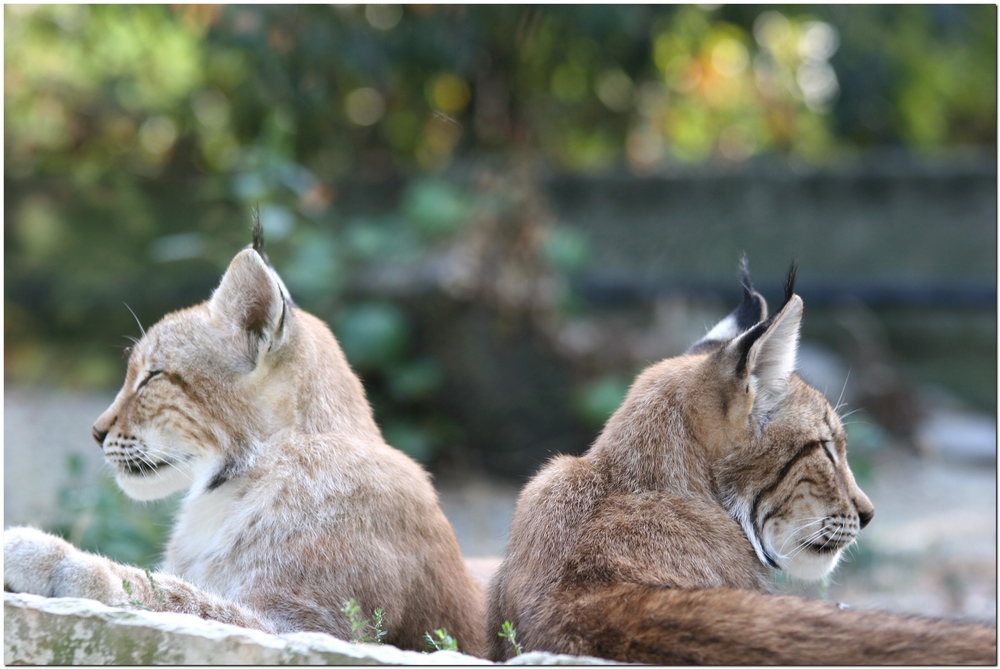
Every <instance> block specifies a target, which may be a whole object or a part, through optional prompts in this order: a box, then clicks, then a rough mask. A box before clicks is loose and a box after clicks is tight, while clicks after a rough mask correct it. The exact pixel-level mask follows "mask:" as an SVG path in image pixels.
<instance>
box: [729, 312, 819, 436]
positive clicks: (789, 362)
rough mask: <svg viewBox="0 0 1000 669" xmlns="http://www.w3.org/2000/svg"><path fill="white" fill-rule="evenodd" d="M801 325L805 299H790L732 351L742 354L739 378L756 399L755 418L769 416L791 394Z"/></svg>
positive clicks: (749, 331) (740, 339)
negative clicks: (791, 382)
mask: <svg viewBox="0 0 1000 669" xmlns="http://www.w3.org/2000/svg"><path fill="white" fill-rule="evenodd" d="M801 325H802V298H800V297H799V296H798V295H790V296H789V297H788V299H787V301H786V302H785V305H784V306H783V307H782V308H781V311H779V312H777V313H775V314H773V315H772V316H771V317H770V318H769V319H767V320H766V321H764V322H763V323H760V324H758V325H757V326H755V327H753V328H752V329H750V330H748V331H747V332H746V333H745V334H743V335H742V336H741V337H739V339H737V340H735V341H734V342H733V343H732V345H731V347H732V349H733V350H734V351H736V352H738V353H739V358H738V361H737V363H736V374H737V377H739V378H741V379H742V380H743V381H744V382H745V385H746V390H747V392H748V393H751V394H752V397H753V408H752V409H751V411H750V413H751V415H756V416H759V417H763V416H765V415H766V414H767V413H769V412H770V411H771V410H772V409H774V407H776V406H777V405H778V403H779V402H781V400H782V399H784V397H785V395H786V394H787V392H788V379H789V377H791V375H792V372H793V371H795V357H796V355H797V353H798V349H799V328H800V327H801Z"/></svg>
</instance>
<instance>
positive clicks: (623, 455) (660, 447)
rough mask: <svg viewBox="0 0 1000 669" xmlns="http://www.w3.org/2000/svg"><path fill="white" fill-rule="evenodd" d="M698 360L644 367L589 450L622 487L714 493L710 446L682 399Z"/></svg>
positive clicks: (590, 457) (589, 456)
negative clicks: (704, 442)
mask: <svg viewBox="0 0 1000 669" xmlns="http://www.w3.org/2000/svg"><path fill="white" fill-rule="evenodd" d="M694 360H695V361H697V358H695V359H694ZM693 366H694V363H693V362H692V359H690V358H687V359H685V358H682V359H676V358H675V359H670V360H664V361H662V362H661V363H659V364H657V365H654V366H652V367H650V368H649V369H647V370H646V371H645V372H643V373H642V374H641V375H640V376H639V377H638V378H637V379H636V381H635V383H634V384H633V385H632V388H631V389H630V390H629V393H628V395H627V397H626V398H625V401H624V402H623V403H622V406H621V407H620V408H619V409H618V410H617V411H616V412H615V413H614V415H613V416H612V417H611V418H610V420H608V423H607V425H606V426H605V428H604V430H603V432H602V433H601V435H600V436H599V437H598V439H597V441H596V442H595V443H594V445H593V447H591V449H590V451H588V453H587V454H586V455H585V456H584V459H588V460H590V461H591V462H592V463H593V464H594V465H595V468H596V470H597V471H600V472H602V473H603V474H604V475H605V476H606V479H607V481H608V482H609V484H611V485H613V486H616V487H621V488H622V490H621V492H640V491H665V492H672V493H674V494H678V495H684V496H699V497H710V496H711V484H710V480H711V477H710V474H709V464H710V459H709V457H710V452H709V450H708V449H707V448H705V446H704V445H702V444H699V443H698V442H697V435H695V434H693V433H692V430H691V429H689V422H690V421H689V420H688V419H687V417H686V416H685V415H684V414H683V412H682V411H681V407H682V406H683V403H682V402H681V401H680V400H679V397H680V396H681V395H682V394H683V392H684V390H685V389H684V384H683V382H682V380H683V379H684V378H685V376H687V372H688V371H690V370H688V369H687V368H688V367H693ZM692 445H694V447H692Z"/></svg>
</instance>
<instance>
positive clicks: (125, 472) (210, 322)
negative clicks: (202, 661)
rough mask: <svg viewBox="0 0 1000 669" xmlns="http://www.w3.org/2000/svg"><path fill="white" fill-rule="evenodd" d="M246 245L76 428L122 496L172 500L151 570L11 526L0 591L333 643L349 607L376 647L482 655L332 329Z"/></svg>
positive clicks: (454, 550) (479, 634) (454, 573)
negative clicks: (437, 635) (171, 515)
mask: <svg viewBox="0 0 1000 669" xmlns="http://www.w3.org/2000/svg"><path fill="white" fill-rule="evenodd" d="M262 246H263V242H262V239H261V238H260V237H259V229H257V230H255V243H254V248H247V249H245V250H244V251H242V252H241V253H239V254H238V255H237V256H236V257H235V258H234V260H233V261H232V264H230V266H229V269H228V270H227V271H226V273H225V276H224V277H223V278H222V282H221V284H220V285H219V287H218V289H216V290H215V292H214V293H213V295H212V297H211V299H210V300H208V301H207V302H205V303H203V304H200V305H197V306H195V307H191V308H189V309H185V310H183V311H179V312H176V313H173V314H169V315H167V316H166V317H164V318H163V319H162V320H161V321H160V322H159V323H157V324H156V325H155V326H153V327H152V328H150V329H149V331H148V332H147V333H145V335H144V336H143V338H142V339H141V340H140V341H139V342H138V343H137V344H136V346H135V348H134V350H133V351H132V353H131V356H130V358H129V363H128V373H127V376H126V378H125V385H124V386H123V387H122V389H121V391H120V392H119V393H118V396H117V397H116V398H115V400H114V403H113V404H112V405H111V407H110V408H108V410H107V411H106V412H105V413H104V414H103V415H102V416H101V417H100V418H99V419H98V420H97V423H96V424H95V426H94V437H95V438H96V439H97V441H98V442H99V443H100V444H101V446H102V447H103V449H104V455H105V457H106V458H107V460H108V461H109V462H110V463H111V465H112V467H113V468H114V470H115V472H116V475H117V480H118V483H119V484H120V485H121V487H122V489H124V490H125V492H126V493H128V494H129V495H130V496H132V497H134V498H136V499H156V498H160V497H165V496H167V495H170V494H171V493H175V492H178V491H182V490H186V491H187V493H186V497H185V498H184V501H183V504H182V506H181V509H180V513H179V516H178V518H177V521H176V525H175V527H174V529H173V535H172V537H171V539H170V542H169V545H168V546H167V550H166V555H165V560H164V564H163V567H162V570H161V571H160V572H158V573H154V574H152V577H151V578H149V577H147V575H146V574H145V573H144V572H143V571H142V570H140V569H137V568H135V567H129V566H125V565H121V564H116V563H114V562H112V561H110V560H108V559H106V558H103V557H99V556H96V555H91V554H88V553H84V552H82V551H80V550H77V549H76V548H74V547H72V546H71V545H69V544H68V543H66V542H65V541H63V540H62V539H59V538H57V537H53V536H50V535H47V534H44V533H42V532H40V531H38V530H34V529H31V528H15V529H11V530H7V531H5V532H4V562H5V565H4V584H5V587H6V588H7V589H10V590H14V591H17V592H29V593H34V594H39V595H45V596H50V597H53V596H54V597H59V596H73V597H88V598H92V599H97V600H100V601H102V602H105V603H107V604H112V605H122V604H127V603H133V604H135V603H138V604H141V605H142V606H145V607H148V608H150V609H153V610H157V611H177V612H183V613H193V614H196V615H199V616H202V617H204V618H208V619H212V620H218V621H222V622H227V623H234V624H237V625H242V626H246V627H252V628H257V629H260V630H264V631H268V632H290V631H320V632H327V633H329V634H333V635H335V636H337V637H340V638H344V639H350V638H351V626H350V623H349V620H348V618H347V616H346V615H345V614H344V613H343V612H342V611H341V607H342V605H343V604H344V602H345V601H347V600H348V599H351V598H353V599H354V600H355V601H356V603H357V604H358V605H359V606H360V608H361V614H362V617H364V618H367V617H369V616H371V615H372V613H373V611H374V610H375V609H376V608H382V609H383V610H384V615H385V618H384V623H383V630H385V631H387V632H388V634H387V635H386V636H385V637H384V639H383V641H385V642H387V643H391V644H394V645H396V646H399V647H401V648H409V649H416V650H427V645H426V644H425V642H424V640H423V638H422V636H423V634H424V633H425V632H429V631H432V630H435V629H439V628H446V629H447V630H448V631H449V632H450V633H451V634H452V635H453V636H454V637H455V638H456V639H457V641H458V644H459V648H460V650H462V651H465V652H468V653H473V654H482V653H483V651H484V648H485V643H484V640H483V631H482V618H483V607H484V603H483V593H482V589H481V587H480V586H479V585H478V584H477V583H476V582H474V581H473V579H472V578H471V576H470V574H469V572H468V571H467V569H466V567H465V564H464V563H463V561H462V557H461V555H460V553H459V547H458V543H457V542H456V540H455V535H454V533H453V531H452V528H451V526H450V525H449V523H448V521H447V519H446V518H445V517H444V515H443V514H442V512H441V510H440V507H439V506H438V499H437V495H436V493H435V491H434V489H433V487H432V486H431V483H430V479H429V477H428V475H427V474H426V472H424V470H423V469H422V468H421V467H420V466H419V465H417V464H416V463H415V462H413V461H412V460H411V459H410V458H408V457H407V456H405V455H404V454H402V453H401V452H399V451H397V450H395V449H393V448H391V447H389V446H388V445H387V444H386V443H385V441H384V440H383V438H382V435H381V433H380V431H379V429H378V427H377V426H376V424H375V420H374V418H373V415H372V410H371V407H370V406H369V404H368V402H367V400H366V398H365V393H364V390H363V388H362V386H361V382H360V381H359V380H358V377H357V376H356V375H355V374H354V373H353V372H352V371H351V369H350V367H349V366H348V364H347V361H346V359H345V358H344V355H343V353H342V351H341V349H340V347H339V346H338V344H337V342H336V340H335V339H334V337H333V335H332V334H331V333H330V331H329V329H327V327H326V326H325V325H324V324H323V323H322V322H321V321H319V320H318V319H316V318H315V317H314V316H312V315H310V314H308V313H306V312H304V311H302V310H300V309H298V308H296V307H295V306H294V305H293V304H292V302H291V300H290V299H289V298H288V295H287V291H286V290H285V288H284V285H283V284H282V282H281V279H280V278H278V276H277V274H276V273H274V271H273V270H272V269H271V268H270V267H269V265H268V264H267V263H266V261H265V258H264V256H263V250H262Z"/></svg>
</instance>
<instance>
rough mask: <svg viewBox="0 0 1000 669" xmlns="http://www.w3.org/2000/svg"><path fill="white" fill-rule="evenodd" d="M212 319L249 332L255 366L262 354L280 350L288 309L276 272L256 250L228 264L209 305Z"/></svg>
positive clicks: (237, 257) (250, 350)
mask: <svg viewBox="0 0 1000 669" xmlns="http://www.w3.org/2000/svg"><path fill="white" fill-rule="evenodd" d="M208 308H209V311H210V312H211V313H212V315H213V316H215V317H216V318H219V319H221V320H223V321H224V322H228V323H229V324H230V325H231V326H234V327H236V328H238V329H240V330H242V331H243V332H245V333H246V335H247V338H248V340H249V350H248V354H249V355H250V358H251V359H252V360H253V361H254V363H255V364H256V361H257V357H258V356H259V355H260V353H261V352H262V351H267V350H271V349H274V348H277V346H278V345H279V344H280V343H281V339H282V335H283V334H284V329H285V318H286V312H287V306H286V304H285V298H284V295H283V294H282V291H281V287H280V286H279V283H278V280H277V278H276V276H275V275H274V272H272V271H271V269H270V268H269V267H268V266H267V265H266V264H265V263H264V261H263V259H262V258H261V257H260V254H258V253H257V252H256V251H255V250H253V249H245V250H243V251H241V252H240V253H239V254H238V255H237V256H236V257H235V258H233V261H232V262H231V263H230V264H229V269H227V270H226V273H225V275H223V277H222V282H221V283H220V284H219V287H218V288H216V289H215V292H214V293H212V297H211V299H210V300H209V302H208Z"/></svg>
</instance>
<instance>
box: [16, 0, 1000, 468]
mask: <svg viewBox="0 0 1000 669" xmlns="http://www.w3.org/2000/svg"><path fill="white" fill-rule="evenodd" d="M4 16H5V22H4V31H5V40H4V57H5V135H4V139H5V144H4V160H5V195H6V197H5V205H4V213H5V220H6V224H5V228H4V248H5V251H4V255H5V270H4V274H5V281H6V290H5V296H4V314H5V360H6V379H7V380H9V381H15V382H21V383H33V384H64V385H71V386H78V387H104V388H110V387H114V386H116V385H117V384H118V383H119V382H120V380H121V378H122V376H123V369H124V365H123V363H122V361H121V360H120V357H121V355H120V352H119V350H120V349H121V348H124V346H125V344H126V343H127V342H126V341H125V340H124V339H121V340H120V341H117V342H116V341H112V340H111V339H112V336H111V335H110V334H109V333H114V336H117V335H129V336H135V335H137V334H138V332H139V328H140V326H139V325H137V324H136V323H135V321H134V320H133V317H132V315H131V313H130V312H129V310H128V309H126V308H125V306H124V305H125V304H127V305H128V306H129V307H131V309H132V310H134V312H135V314H136V316H137V317H138V320H139V321H140V323H142V324H143V325H149V324H150V323H152V322H155V321H156V320H157V319H159V318H160V317H161V316H162V315H163V314H164V313H166V312H168V311H170V310H173V309H177V308H180V307H184V306H187V305H189V304H192V303H194V302H197V301H200V300H203V299H205V298H206V297H207V296H208V294H209V292H210V290H211V288H212V287H213V286H214V285H215V283H216V282H217V281H218V278H219V276H220V275H221V273H222V271H223V270H224V268H225V266H226V264H227V263H228V261H229V259H230V258H231V257H232V255H233V253H234V251H235V250H236V249H238V248H240V247H242V246H244V245H245V244H246V243H247V241H248V237H249V231H248V228H249V224H248V219H249V211H250V209H251V207H252V206H254V205H259V207H260V212H261V218H262V220H263V222H264V225H265V228H266V230H267V236H268V243H269V247H268V248H269V253H270V256H271V259H272V261H273V262H274V264H275V266H276V267H277V268H278V269H279V271H280V272H281V273H282V276H283V277H284V279H285V281H286V283H287V284H288V286H289V288H290V289H291V291H292V294H293V295H294V296H295V298H296V300H297V301H298V302H299V304H301V305H302V306H303V307H304V308H306V309H308V310H310V311H313V312H315V313H317V314H318V315H319V316H320V317H322V318H324V319H325V320H326V321H327V322H329V323H331V325H332V327H333V329H334V331H335V332H336V334H337V335H338V336H339V338H340V340H341V342H342V344H343V346H344V349H345V351H346V353H347V355H348V357H349V359H350V360H351V362H352V363H353V364H354V365H355V366H356V367H357V368H358V369H359V371H361V372H362V374H363V375H364V376H365V381H366V386H367V387H368V388H369V392H370V393H371V395H372V400H373V402H374V403H375V405H376V409H377V411H378V415H379V417H380V420H381V421H382V423H383V424H384V426H385V431H386V433H387V435H388V437H389V440H390V442H391V443H394V444H396V445H398V446H400V447H402V448H404V450H407V451H408V452H410V453H412V454H414V455H416V456H417V457H419V458H422V459H432V458H433V457H434V456H435V454H436V453H437V452H438V451H439V449H440V448H441V444H442V443H459V442H461V440H462V438H463V437H462V435H463V431H462V427H461V426H458V425H455V424H454V423H453V422H450V421H449V420H446V419H444V418H441V417H440V415H439V414H440V412H439V411H437V410H436V409H435V406H436V404H435V402H436V400H437V398H438V396H439V395H440V394H441V393H443V392H444V391H445V389H446V387H447V386H448V378H447V374H446V371H445V365H444V364H443V362H442V360H441V359H440V357H438V358H435V357H433V356H429V355H427V354H422V353H421V345H422V344H423V343H424V337H423V335H422V333H421V331H420V327H419V323H418V322H417V319H416V318H415V316H414V309H413V304H412V303H411V301H408V299H407V295H408V291H412V290H416V289H418V288H419V287H420V286H417V285H411V284H412V281H413V277H426V276H427V275H428V273H431V274H433V272H434V271H438V272H439V273H440V272H442V271H443V270H440V268H441V267H445V268H451V269H449V270H448V271H447V272H444V276H443V277H442V276H437V275H435V276H433V277H431V278H430V279H428V280H427V281H426V282H425V283H426V284H427V285H434V286H437V287H440V286H443V287H444V288H443V290H444V291H445V292H447V293H449V294H451V295H457V296H460V297H462V298H463V299H467V300H476V301H479V302H481V303H483V304H487V305H489V306H490V308H492V309H495V310H496V311H497V312H499V313H504V314H510V313H514V314H515V316H516V314H522V316H523V314H524V313H528V314H531V316H532V317H533V318H536V319H537V320H539V322H541V323H543V324H544V323H548V322H551V321H552V320H553V319H556V320H557V319H559V318H561V317H562V316H564V315H565V314H566V313H569V312H571V311H573V310H575V309H578V308H579V303H578V302H577V301H576V300H575V299H574V296H573V294H572V291H571V290H570V289H569V285H570V284H569V282H568V278H570V277H572V276H573V275H574V273H576V272H579V271H581V270H583V269H585V268H586V267H587V266H588V263H589V262H590V259H591V257H592V254H591V251H590V248H589V243H588V240H587V239H586V238H584V237H583V236H581V235H580V234H579V232H577V231H575V230H573V229H572V228H569V227H567V226H561V225H558V224H557V223H554V222H553V221H551V220H550V218H547V217H546V214H545V211H544V207H541V206H540V205H538V203H537V202H535V199H536V196H535V195H534V194H533V193H532V189H531V185H530V183H527V184H525V183H523V182H521V181H517V180H504V179H501V178H499V177H497V176H496V175H497V174H503V173H505V172H508V171H519V170H520V171H524V172H526V173H529V174H530V170H528V169H527V166H537V165H539V164H541V165H543V166H548V167H551V168H553V169H557V170H564V171H570V172H592V171H595V170H627V171H628V172H630V173H633V174H637V175H643V174H650V173H656V172H658V171H662V170H665V169H670V168H671V166H674V165H677V164H686V163H696V162H704V161H709V162H713V163H718V164H723V165H739V164H743V163H746V162H747V161H751V160H752V159H754V158H756V157H758V156H777V157H779V158H782V159H788V160H792V161H801V162H806V163H811V164H819V165H822V164H826V163H829V162H831V161H834V160H836V159H837V158H838V156H840V155H843V154H844V153H850V152H853V151H858V150H863V149H865V148H868V147H874V146H882V145H887V144H888V145H897V146H905V147H908V148H911V149H917V150H928V151H930V150H938V149H946V148H954V147H960V146H966V145H981V144H986V145H995V143H996V134H995V128H996V86H995V84H996V7H995V6H992V5H978V6H957V5H948V6H944V5H941V6H938V5H921V6H807V7H800V6H795V5H777V6H755V5H735V6H705V5H699V6H694V5H687V6H685V5H677V6H670V5H662V6H659V5H658V6H628V5H621V6H611V5H580V6H569V5H565V6H517V5H497V6H493V5H486V6H457V5H448V6H432V5H413V6H403V5H354V6H328V5H305V6H289V7H284V6H264V5H231V6H217V5H171V6H167V5H37V6H36V5H6V6H5V7H4ZM529 181H530V179H529ZM366 184H378V185H380V188H379V189H375V190H368V189H366ZM386 185H388V186H389V188H388V189H387V188H385V187H384V186H386ZM387 192H388V193H392V194H393V195H392V197H390V198H388V199H385V195H384V194H385V193H387ZM372 193H378V194H379V196H378V198H383V199H378V198H377V197H374V196H372V195H371V194H372ZM434 268H438V269H437V270H434ZM506 317H507V316H505V318H506ZM516 317H518V318H519V317H520V316H516ZM512 318H513V317H512ZM578 382H579V386H578V388H579V390H578V401H577V403H576V411H577V413H578V414H579V417H580V419H581V421H584V422H585V423H586V424H588V425H599V424H600V422H601V421H602V420H603V418H602V416H604V417H606V415H607V414H608V413H609V412H610V409H611V408H613V406H614V405H615V403H616V402H617V400H618V399H620V395H621V393H623V392H624V390H623V381H621V379H620V378H619V377H618V376H615V375H614V374H611V375H609V376H604V375H603V373H598V372H593V373H589V374H580V378H579V379H578Z"/></svg>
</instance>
